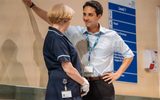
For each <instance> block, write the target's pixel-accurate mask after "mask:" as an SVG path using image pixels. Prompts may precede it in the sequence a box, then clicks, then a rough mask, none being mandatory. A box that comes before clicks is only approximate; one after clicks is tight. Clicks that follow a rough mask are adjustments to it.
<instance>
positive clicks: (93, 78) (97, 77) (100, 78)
mask: <svg viewBox="0 0 160 100" xmlns="http://www.w3.org/2000/svg"><path fill="white" fill-rule="evenodd" d="M85 78H86V79H87V80H88V81H97V80H102V76H96V77H90V76H89V77H85Z"/></svg>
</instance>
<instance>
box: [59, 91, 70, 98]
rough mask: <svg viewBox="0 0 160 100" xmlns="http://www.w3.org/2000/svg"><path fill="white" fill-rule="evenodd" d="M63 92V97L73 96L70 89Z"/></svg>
mask: <svg viewBox="0 0 160 100" xmlns="http://www.w3.org/2000/svg"><path fill="white" fill-rule="evenodd" d="M61 93H62V98H71V97H72V93H71V91H69V90H67V91H62V92H61Z"/></svg>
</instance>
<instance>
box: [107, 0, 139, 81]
mask: <svg viewBox="0 0 160 100" xmlns="http://www.w3.org/2000/svg"><path fill="white" fill-rule="evenodd" d="M108 7H109V28H110V29H113V30H115V31H117V32H118V34H119V35H120V36H121V37H122V38H123V40H124V41H125V42H126V44H127V45H128V46H129V47H130V48H131V50H132V51H133V52H134V55H135V56H134V59H133V62H132V63H131V65H130V66H129V68H128V69H127V70H126V71H125V72H124V73H123V75H122V76H121V77H120V78H119V79H118V81H123V82H131V83H137V48H136V10H135V0H109V3H108ZM122 60H123V57H122V55H121V54H119V53H115V55H114V71H116V70H118V68H119V67H120V65H121V64H122Z"/></svg>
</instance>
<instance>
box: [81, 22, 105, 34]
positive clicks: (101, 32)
mask: <svg viewBox="0 0 160 100" xmlns="http://www.w3.org/2000/svg"><path fill="white" fill-rule="evenodd" d="M99 25H100V24H99ZM105 33H106V30H105V28H103V27H102V26H101V25H100V28H99V31H98V32H96V33H94V34H95V36H98V35H99V34H101V35H102V34H105ZM83 34H92V33H91V32H88V30H87V27H85V29H84V31H83Z"/></svg>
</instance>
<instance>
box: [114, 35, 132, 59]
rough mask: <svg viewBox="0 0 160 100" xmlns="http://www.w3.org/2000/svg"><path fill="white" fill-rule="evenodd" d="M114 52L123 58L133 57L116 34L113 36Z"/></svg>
mask: <svg viewBox="0 0 160 100" xmlns="http://www.w3.org/2000/svg"><path fill="white" fill-rule="evenodd" d="M114 51H115V52H118V53H121V54H122V56H123V57H124V58H130V57H133V56H134V54H133V52H132V50H131V49H130V48H129V47H128V45H127V44H126V43H125V42H124V40H123V39H122V38H121V37H120V36H119V35H118V34H117V33H116V34H115V35H114Z"/></svg>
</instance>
